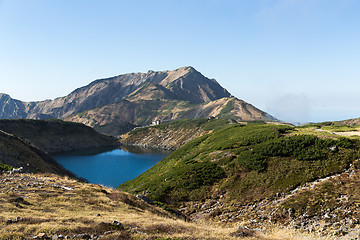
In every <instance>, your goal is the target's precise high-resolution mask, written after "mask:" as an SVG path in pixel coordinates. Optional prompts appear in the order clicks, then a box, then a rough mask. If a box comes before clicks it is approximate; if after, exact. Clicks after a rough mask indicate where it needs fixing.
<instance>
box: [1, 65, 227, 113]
mask: <svg viewBox="0 0 360 240" xmlns="http://www.w3.org/2000/svg"><path fill="white" fill-rule="evenodd" d="M156 90H158V91H156ZM157 95H159V96H157ZM129 96H132V98H131V99H132V100H131V99H129V100H130V101H136V100H139V99H146V100H147V99H149V98H157V97H163V98H171V99H175V100H185V101H189V102H191V103H204V102H209V101H213V100H216V99H220V98H223V97H230V96H231V95H230V93H228V92H227V91H226V90H225V89H224V88H222V87H221V86H220V85H219V84H218V83H217V82H216V81H214V80H212V79H209V78H206V77H205V76H203V75H202V74H201V73H200V72H198V71H196V70H195V69H194V68H193V67H182V68H179V69H176V70H173V71H152V70H150V71H148V72H147V73H128V74H122V75H119V76H115V77H111V78H105V79H99V80H95V81H93V82H91V83H90V84H88V85H87V86H84V87H81V88H78V89H76V90H74V91H73V92H71V93H70V94H69V95H67V96H64V97H59V98H56V99H54V100H46V101H39V102H21V101H17V100H14V99H11V98H10V96H8V95H6V94H1V95H0V103H2V104H1V105H0V114H1V115H0V118H33V119H47V118H65V117H68V116H70V115H72V114H74V113H79V112H83V111H86V110H90V109H93V108H97V107H101V106H104V105H107V104H111V103H114V102H117V101H120V100H123V99H125V98H128V97H129Z"/></svg>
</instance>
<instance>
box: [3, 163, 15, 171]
mask: <svg viewBox="0 0 360 240" xmlns="http://www.w3.org/2000/svg"><path fill="white" fill-rule="evenodd" d="M11 169H13V167H12V166H9V165H6V164H3V163H0V171H5V172H7V171H10V170H11Z"/></svg>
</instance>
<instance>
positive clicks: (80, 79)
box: [0, 0, 360, 123]
mask: <svg viewBox="0 0 360 240" xmlns="http://www.w3.org/2000/svg"><path fill="white" fill-rule="evenodd" d="M359 12H360V0H151V1H150V0H106V1H104V0H0V92H1V93H7V94H9V95H10V96H11V97H12V98H15V99H19V100H23V101H38V100H45V99H54V98H56V97H60V96H65V95H67V94H68V93H70V92H71V91H73V90H74V89H76V88H78V87H81V86H84V85H87V84H89V83H90V82H91V81H93V80H95V79H99V78H106V77H112V76H116V75H120V74H124V73H130V72H147V71H148V70H154V71H163V70H173V69H177V68H179V67H183V66H193V67H194V68H196V69H197V70H198V71H200V72H201V73H202V74H203V75H205V76H207V77H209V78H215V79H216V80H217V81H218V82H219V83H220V84H221V85H222V86H223V87H225V88H226V89H227V90H228V91H229V92H231V93H232V94H233V95H234V96H236V97H238V98H239V99H243V100H245V101H247V102H249V103H251V104H252V105H254V106H256V107H258V108H260V109H261V110H264V111H266V112H268V113H270V114H271V115H273V116H274V117H277V118H278V119H280V120H284V121H288V122H293V123H297V122H298V123H305V122H320V121H330V120H343V119H349V118H356V117H360V104H359V102H360V94H359V90H360V66H359V65H360V14H359Z"/></svg>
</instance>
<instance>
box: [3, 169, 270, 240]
mask: <svg viewBox="0 0 360 240" xmlns="http://www.w3.org/2000/svg"><path fill="white" fill-rule="evenodd" d="M16 186H20V187H16ZM0 187H1V192H0V239H32V238H33V237H34V236H43V235H44V234H46V236H47V237H50V239H51V237H52V238H53V239H57V238H56V237H59V236H60V235H62V236H63V237H67V239H68V238H70V239H90V238H91V239H97V238H99V237H100V236H101V239H126V240H131V239H149V240H150V239H153V240H156V239H158V240H165V239H167V240H171V239H173V240H180V239H213V240H214V239H237V238H236V237H231V236H230V234H231V233H233V232H235V231H236V227H234V226H228V227H224V226H219V225H217V226H214V225H201V224H197V223H191V222H185V221H183V220H181V219H178V218H176V217H175V216H174V215H171V214H169V213H168V212H167V211H165V210H163V209H161V208H159V207H156V206H155V205H150V204H147V203H145V202H144V201H142V200H140V199H138V198H136V197H134V196H132V195H130V194H128V193H123V192H119V191H116V190H113V189H109V188H106V187H102V186H100V185H95V184H87V183H80V182H77V181H75V180H71V179H68V178H62V177H59V176H57V175H49V174H47V175H44V174H41V175H39V174H37V175H30V174H15V175H4V174H2V175H1V174H0ZM114 221H117V222H114ZM254 235H255V234H254ZM41 239H45V238H44V237H41ZM46 239H47V238H46ZM247 239H248V238H247ZM251 239H253V238H251ZM257 239H258V238H257ZM260 239H265V238H260ZM267 239H269V238H267Z"/></svg>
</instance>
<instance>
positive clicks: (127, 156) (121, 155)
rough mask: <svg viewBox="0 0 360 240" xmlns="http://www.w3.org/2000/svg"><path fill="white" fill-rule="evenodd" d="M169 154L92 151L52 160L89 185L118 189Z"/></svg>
mask: <svg viewBox="0 0 360 240" xmlns="http://www.w3.org/2000/svg"><path fill="white" fill-rule="evenodd" d="M168 154H169V152H165V151H162V152H161V151H153V150H148V149H140V148H126V149H114V150H109V149H107V150H104V149H100V150H99V149H95V150H94V149H92V150H87V151H85V150H83V151H78V152H72V153H67V154H63V155H56V156H53V157H54V159H55V160H56V161H57V162H58V163H60V164H61V165H62V166H63V167H65V168H66V169H68V170H70V171H71V172H72V173H74V174H76V175H77V176H78V177H82V178H85V179H86V180H88V181H89V182H90V183H96V184H101V185H104V186H107V187H113V188H116V187H118V186H119V185H120V184H122V183H124V182H126V181H128V180H131V179H134V178H135V177H137V176H138V175H140V174H141V173H143V172H145V171H146V170H148V169H149V168H151V167H152V166H154V165H155V164H156V163H157V162H159V161H160V160H161V159H163V158H164V157H166V156H167V155H168Z"/></svg>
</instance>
